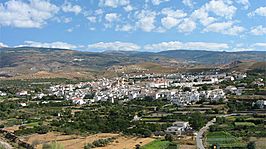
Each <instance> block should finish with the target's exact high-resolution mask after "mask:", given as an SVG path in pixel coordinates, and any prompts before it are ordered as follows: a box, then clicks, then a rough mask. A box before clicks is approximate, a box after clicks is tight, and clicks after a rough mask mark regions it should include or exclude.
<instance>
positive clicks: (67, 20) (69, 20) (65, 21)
mask: <svg viewBox="0 0 266 149" xmlns="http://www.w3.org/2000/svg"><path fill="white" fill-rule="evenodd" d="M63 21H64V23H70V22H71V21H72V19H71V18H64V19H63Z"/></svg>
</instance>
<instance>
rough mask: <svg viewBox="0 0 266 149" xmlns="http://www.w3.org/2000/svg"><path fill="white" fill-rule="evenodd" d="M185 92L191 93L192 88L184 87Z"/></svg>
mask: <svg viewBox="0 0 266 149" xmlns="http://www.w3.org/2000/svg"><path fill="white" fill-rule="evenodd" d="M183 91H184V92H186V91H188V92H191V88H190V87H184V88H183Z"/></svg>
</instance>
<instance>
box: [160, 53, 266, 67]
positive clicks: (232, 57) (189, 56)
mask: <svg viewBox="0 0 266 149" xmlns="http://www.w3.org/2000/svg"><path fill="white" fill-rule="evenodd" d="M157 54H158V55H160V56H166V57H170V58H174V59H178V60H186V61H193V62H196V63H203V64H227V63H231V62H233V61H238V60H254V61H266V56H265V55H266V51H250V52H247V51H245V52H217V51H203V50H172V51H162V52H159V53H157Z"/></svg>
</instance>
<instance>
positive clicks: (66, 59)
mask: <svg viewBox="0 0 266 149" xmlns="http://www.w3.org/2000/svg"><path fill="white" fill-rule="evenodd" d="M173 61H174V64H178V62H177V61H175V60H173ZM142 62H154V63H160V64H166V65H168V64H169V59H168V58H165V57H162V56H151V55H150V56H144V57H143V56H139V55H138V54H137V55H133V53H130V54H128V55H125V54H122V53H112V52H111V53H108V52H103V53H92V52H81V51H75V50H66V49H50V48H33V47H23V48H1V49H0V77H1V76H2V77H14V76H16V77H18V78H20V77H22V78H24V77H23V76H27V78H32V77H37V78H38V77H60V76H61V77H70V78H72V77H73V74H76V76H77V77H88V78H92V77H93V76H94V75H95V74H96V73H98V72H100V71H105V70H106V69H108V68H110V67H112V66H126V65H130V64H137V63H142ZM70 74H72V75H70ZM74 76H75V75H74Z"/></svg>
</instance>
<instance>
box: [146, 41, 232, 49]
mask: <svg viewBox="0 0 266 149" xmlns="http://www.w3.org/2000/svg"><path fill="white" fill-rule="evenodd" d="M228 48H229V46H228V44H226V43H211V42H184V43H183V42H180V41H170V42H161V43H157V44H148V45H145V46H144V49H145V50H158V51H164V50H178V49H184V50H214V51H217V50H225V49H228Z"/></svg>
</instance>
